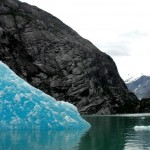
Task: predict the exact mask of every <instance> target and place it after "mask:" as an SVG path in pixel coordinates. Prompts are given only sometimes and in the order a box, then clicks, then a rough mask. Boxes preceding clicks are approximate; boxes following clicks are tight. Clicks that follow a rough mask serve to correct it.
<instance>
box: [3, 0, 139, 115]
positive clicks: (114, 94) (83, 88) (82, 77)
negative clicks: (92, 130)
mask: <svg viewBox="0 0 150 150" xmlns="http://www.w3.org/2000/svg"><path fill="white" fill-rule="evenodd" d="M0 60H2V61H3V62H4V63H6V64H7V65H8V66H9V67H10V68H11V69H12V70H14V71H15V72H16V74H18V75H19V76H20V77H22V78H23V79H25V80H27V81H28V82H29V83H30V84H31V85H33V86H35V87H37V88H39V89H41V90H43V91H44V92H45V93H47V94H50V95H51V96H53V97H55V98H56V99H58V100H67V101H68V102H71V103H73V104H74V105H76V106H77V107H78V109H79V111H80V113H82V114H95V113H97V114H115V113H132V112H136V111H137V110H136V109H137V108H136V107H137V105H138V103H139V101H138V99H137V98H136V96H135V95H134V94H133V93H131V92H130V91H129V90H128V89H127V87H126V85H125V83H124V82H123V80H122V79H121V78H120V76H119V74H118V71H117V68H116V65H115V63H114V62H113V60H112V59H111V58H110V57H109V56H108V55H107V54H105V53H103V52H101V51H99V50H98V49H97V48H96V47H95V46H94V45H93V44H92V43H90V42H89V41H88V40H86V39H83V38H82V37H80V36H79V35H78V34H77V33H76V32H75V31H73V30H72V29H71V28H70V27H68V26H67V25H65V24H64V23H63V22H61V21H60V20H59V19H57V18H56V17H54V16H52V15H51V14H49V13H47V12H44V11H43V10H41V9H39V8H37V7H35V6H30V5H28V4H26V3H21V2H19V1H17V0H1V1H0Z"/></svg>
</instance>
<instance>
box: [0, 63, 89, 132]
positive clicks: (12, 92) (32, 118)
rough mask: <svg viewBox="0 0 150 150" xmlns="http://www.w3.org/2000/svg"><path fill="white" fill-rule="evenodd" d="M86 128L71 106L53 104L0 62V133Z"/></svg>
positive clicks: (49, 97) (55, 102)
mask: <svg viewBox="0 0 150 150" xmlns="http://www.w3.org/2000/svg"><path fill="white" fill-rule="evenodd" d="M89 127H90V124H89V123H88V122H86V121H85V120H84V119H83V118H82V117H81V116H80V114H79V113H78V111H77V108H76V107H75V106H74V105H72V104H70V103H68V102H64V101H56V100H55V99H54V98H53V97H51V96H49V95H46V94H45V93H43V92H42V91H40V90H38V89H36V88H34V87H32V86H31V85H29V84H28V83H27V82H25V81H24V80H23V79H21V78H20V77H18V76H17V75H16V74H15V73H14V72H13V71H12V70H10V69H9V67H8V66H6V65H5V64H3V63H2V62H0V130H3V129H53V130H54V129H56V130H64V129H81V128H84V129H85V128H89Z"/></svg>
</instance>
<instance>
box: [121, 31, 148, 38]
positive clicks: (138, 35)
mask: <svg viewBox="0 0 150 150" xmlns="http://www.w3.org/2000/svg"><path fill="white" fill-rule="evenodd" d="M145 36H148V33H147V32H142V31H139V30H134V31H130V32H126V33H123V34H121V35H120V37H122V38H141V37H145Z"/></svg>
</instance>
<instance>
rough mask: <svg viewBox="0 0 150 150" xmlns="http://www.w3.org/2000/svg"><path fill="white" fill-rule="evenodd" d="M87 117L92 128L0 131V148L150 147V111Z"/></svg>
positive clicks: (109, 149)
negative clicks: (148, 112)
mask: <svg viewBox="0 0 150 150" xmlns="http://www.w3.org/2000/svg"><path fill="white" fill-rule="evenodd" d="M84 118H85V119H86V120H87V121H88V122H89V123H90V124H91V126H92V127H91V128H90V129H89V130H73V131H48V130H5V131H0V150H150V126H149V125H150V114H135V115H118V116H87V117H86V116H85V117H84ZM135 126H138V127H136V128H134V127H135ZM148 126H149V127H148ZM135 129H136V130H135Z"/></svg>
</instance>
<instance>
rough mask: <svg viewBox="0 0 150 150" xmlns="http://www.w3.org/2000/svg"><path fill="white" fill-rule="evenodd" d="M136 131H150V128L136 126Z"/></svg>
mask: <svg viewBox="0 0 150 150" xmlns="http://www.w3.org/2000/svg"><path fill="white" fill-rule="evenodd" d="M134 130H135V131H150V126H135V127H134Z"/></svg>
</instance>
